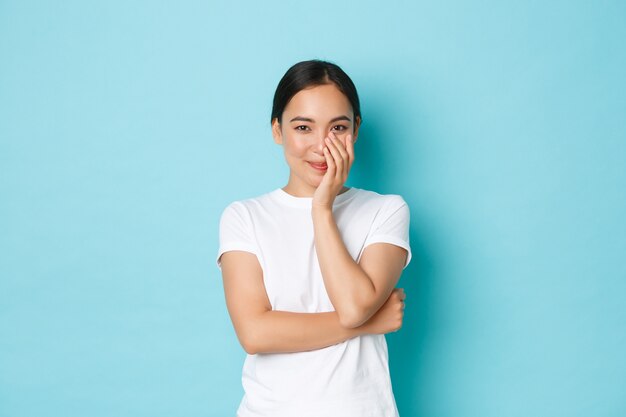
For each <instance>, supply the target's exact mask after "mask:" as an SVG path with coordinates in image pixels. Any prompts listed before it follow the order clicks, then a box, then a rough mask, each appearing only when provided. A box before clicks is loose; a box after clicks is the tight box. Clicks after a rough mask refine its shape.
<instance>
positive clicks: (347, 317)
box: [338, 308, 366, 329]
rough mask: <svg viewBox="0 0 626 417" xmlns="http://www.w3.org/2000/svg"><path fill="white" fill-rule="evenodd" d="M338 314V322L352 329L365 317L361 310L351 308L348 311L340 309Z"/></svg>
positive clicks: (363, 320) (360, 323) (361, 322)
mask: <svg viewBox="0 0 626 417" xmlns="http://www.w3.org/2000/svg"><path fill="white" fill-rule="evenodd" d="M338 314H339V323H340V324H341V326H342V327H345V328H347V329H354V328H357V327H359V326H360V325H362V324H363V323H364V322H365V321H366V317H365V315H364V314H363V312H362V311H360V310H359V309H356V308H353V309H352V310H350V311H345V310H344V311H341V312H338Z"/></svg>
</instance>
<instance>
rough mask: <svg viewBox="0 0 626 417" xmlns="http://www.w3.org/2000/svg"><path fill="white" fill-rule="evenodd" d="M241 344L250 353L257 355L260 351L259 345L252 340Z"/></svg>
mask: <svg viewBox="0 0 626 417" xmlns="http://www.w3.org/2000/svg"><path fill="white" fill-rule="evenodd" d="M241 346H242V347H243V350H245V351H246V353H247V354H248V355H256V354H257V353H259V349H258V348H257V346H256V345H254V344H252V343H250V342H241Z"/></svg>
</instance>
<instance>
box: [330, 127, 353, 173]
mask: <svg viewBox="0 0 626 417" xmlns="http://www.w3.org/2000/svg"><path fill="white" fill-rule="evenodd" d="M331 133H332V136H331V140H332V141H333V143H334V144H335V146H336V147H337V150H338V151H339V153H340V154H341V157H342V158H343V172H345V173H347V172H348V171H349V170H350V155H349V154H348V151H347V150H346V145H345V144H344V143H343V142H342V141H341V140H340V139H339V138H338V137H337V134H336V133H335V132H331Z"/></svg>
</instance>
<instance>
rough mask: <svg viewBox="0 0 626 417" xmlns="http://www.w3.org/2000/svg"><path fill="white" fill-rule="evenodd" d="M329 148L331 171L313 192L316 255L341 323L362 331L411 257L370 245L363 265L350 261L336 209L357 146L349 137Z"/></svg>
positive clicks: (330, 141)
mask: <svg viewBox="0 0 626 417" xmlns="http://www.w3.org/2000/svg"><path fill="white" fill-rule="evenodd" d="M326 143H327V147H326V148H324V155H325V157H326V164H327V166H328V169H327V172H326V174H325V175H324V178H323V179H322V181H321V183H320V185H319V186H318V188H317V190H316V191H315V194H314V196H313V205H312V208H311V215H312V217H313V228H314V233H315V250H316V252H317V257H318V261H319V264H320V269H321V272H322V276H323V279H324V285H325V287H326V291H327V293H328V296H329V298H330V301H331V302H332V304H333V306H334V307H335V310H336V311H337V313H338V316H339V321H340V323H341V324H342V325H343V326H345V327H358V326H360V325H361V324H363V323H364V322H366V321H367V320H368V319H369V318H370V317H371V316H372V315H374V313H376V311H378V309H379V308H380V307H381V306H382V305H383V304H384V303H385V301H386V300H387V298H389V295H390V294H391V292H392V291H393V288H394V287H395V285H396V284H397V283H398V280H399V279H400V275H401V274H402V269H403V267H404V265H405V262H406V257H407V256H408V252H407V250H406V249H404V248H401V247H399V246H395V245H392V244H389V243H382V242H381V243H374V244H371V245H368V246H367V247H366V248H365V249H364V251H363V254H362V255H361V259H360V262H359V263H357V262H355V260H354V259H352V256H351V255H350V253H349V252H348V250H347V248H346V246H345V243H344V242H343V240H342V239H341V235H340V233H339V229H338V227H337V223H336V221H335V218H334V217H333V211H332V207H333V201H334V199H335V197H336V195H337V193H338V192H339V190H340V189H341V188H342V187H343V184H344V183H345V181H346V179H347V176H348V172H349V170H350V168H351V166H352V162H353V161H354V144H353V141H352V136H351V135H348V136H347V137H346V140H345V142H342V141H341V140H340V139H338V138H337V137H336V136H335V135H334V134H331V135H330V138H329V139H328V140H327V142H326Z"/></svg>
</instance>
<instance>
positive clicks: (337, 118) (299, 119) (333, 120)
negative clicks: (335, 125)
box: [289, 116, 352, 123]
mask: <svg viewBox="0 0 626 417" xmlns="http://www.w3.org/2000/svg"><path fill="white" fill-rule="evenodd" d="M338 120H347V121H349V122H351V121H352V120H351V119H350V118H349V117H348V116H337V117H335V118H334V119H332V120H331V121H330V122H331V123H332V122H336V121H338ZM295 121H301V122H311V123H315V120H313V119H311V118H309V117H302V116H296V117H294V118H293V119H291V120H290V121H289V122H295Z"/></svg>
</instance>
